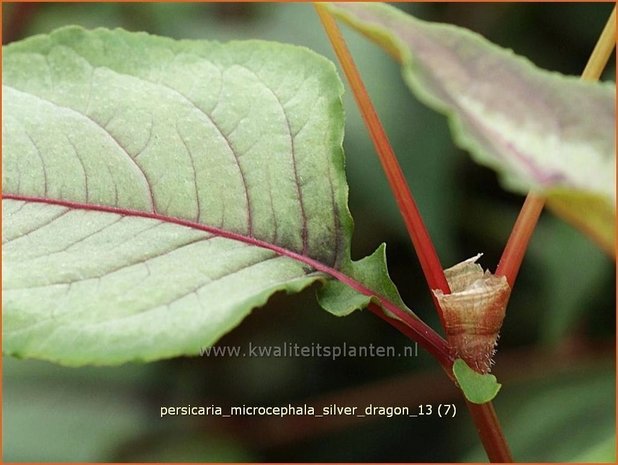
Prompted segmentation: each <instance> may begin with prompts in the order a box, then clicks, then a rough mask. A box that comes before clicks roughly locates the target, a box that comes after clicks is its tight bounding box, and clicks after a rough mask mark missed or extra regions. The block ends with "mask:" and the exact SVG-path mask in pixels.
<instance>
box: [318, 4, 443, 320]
mask: <svg viewBox="0 0 618 465" xmlns="http://www.w3.org/2000/svg"><path fill="white" fill-rule="evenodd" d="M314 6H315V9H316V11H317V13H318V15H319V17H320V20H321V21H322V25H323V26H324V29H325V31H326V34H327V35H328V38H329V40H330V42H331V44H332V46H333V49H334V50H335V53H336V55H337V58H338V59H339V63H340V64H341V67H342V68H343V71H344V73H345V75H346V77H347V79H348V82H349V83H350V87H351V88H352V91H353V93H354V98H355V99H356V103H357V104H358V107H359V109H360V112H361V115H362V117H363V120H364V121H365V125H366V126H367V129H368V130H369V133H370V134H371V140H372V141H373V144H374V146H375V149H376V151H377V153H378V157H379V158H380V163H381V164H382V168H383V169H384V172H385V174H386V178H387V179H388V182H389V184H390V186H391V190H392V191H393V195H394V197H395V200H396V202H397V206H398V207H399V211H400V212H401V214H402V216H403V220H404V223H405V225H406V228H407V230H408V234H409V235H410V238H411V239H412V245H413V246H414V250H415V251H416V254H417V256H418V259H419V262H420V264H421V268H422V270H423V274H424V275H425V279H426V280H427V284H428V285H429V288H430V290H432V289H440V290H441V291H442V292H444V293H445V294H449V293H450V289H449V287H448V283H447V282H446V278H445V277H444V271H443V270H442V265H441V264H440V259H439V258H438V254H437V253H436V250H435V248H434V246H433V242H432V241H431V238H430V237H429V233H428V232H427V228H426V227H425V224H424V223H423V219H422V218H421V215H420V213H419V210H418V207H417V206H416V203H415V202H414V199H413V198H412V193H411V192H410V188H409V187H408V183H407V181H406V178H405V176H404V174H403V171H402V170H401V167H400V166H399V162H398V161H397V157H396V156H395V153H394V151H393V148H392V147H391V144H390V142H389V140H388V137H387V135H386V132H385V131H384V128H383V127H382V123H381V122H380V119H379V118H378V115H377V113H376V111H375V108H374V106H373V103H372V102H371V99H370V97H369V94H368V93H367V89H365V85H364V84H363V81H362V79H361V77H360V73H359V72H358V69H357V68H356V65H355V64H354V60H353V59H352V55H351V54H350V52H349V50H348V48H347V46H346V43H345V41H344V39H343V37H342V35H341V31H339V27H338V26H337V23H336V22H335V20H334V19H333V17H332V16H331V15H330V13H329V12H328V11H327V9H326V7H325V6H324V5H320V4H319V3H314ZM432 296H433V293H432ZM434 305H435V307H436V310H437V312H438V314H439V316H440V320H441V321H442V326H444V318H443V315H442V309H441V308H440V306H439V305H438V303H437V301H435V299H434Z"/></svg>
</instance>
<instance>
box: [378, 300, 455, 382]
mask: <svg viewBox="0 0 618 465" xmlns="http://www.w3.org/2000/svg"><path fill="white" fill-rule="evenodd" d="M368 309H369V311H371V312H372V313H373V314H375V315H376V316H378V317H379V318H381V319H383V320H384V321H386V322H387V323H388V324H389V325H391V326H392V327H394V328H396V329H397V330H399V332H400V333H402V334H405V335H406V336H408V338H409V339H411V340H413V341H416V342H418V343H419V344H420V345H421V346H422V347H423V348H424V349H425V350H427V351H428V352H429V353H431V354H432V355H433V356H434V357H435V359H436V360H437V361H438V362H439V363H440V365H441V366H442V368H443V369H444V371H445V372H446V374H447V375H449V377H450V378H451V379H453V375H452V366H453V359H452V357H451V356H450V355H449V353H448V348H447V345H446V341H444V340H443V339H442V338H441V337H440V336H439V335H438V334H436V333H435V332H434V331H433V330H431V328H429V327H426V328H427V330H426V331H425V333H424V334H423V336H424V337H423V338H419V337H418V330H415V329H413V328H412V326H411V322H410V319H412V318H415V317H414V316H412V315H409V318H408V319H406V320H400V319H395V318H393V317H391V316H389V315H387V314H386V313H385V312H384V310H382V307H380V306H379V305H377V304H374V303H370V304H369V305H368ZM401 316H404V315H401ZM417 326H418V325H417ZM445 348H446V349H445Z"/></svg>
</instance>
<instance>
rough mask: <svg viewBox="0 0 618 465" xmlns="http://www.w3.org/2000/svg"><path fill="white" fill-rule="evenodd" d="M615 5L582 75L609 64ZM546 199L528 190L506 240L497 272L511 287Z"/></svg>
mask: <svg viewBox="0 0 618 465" xmlns="http://www.w3.org/2000/svg"><path fill="white" fill-rule="evenodd" d="M615 37H616V7H614V9H613V10H612V12H611V14H610V16H609V19H608V20H607V23H606V24H605V27H604V28H603V32H601V35H600V36H599V40H598V41H597V43H596V45H595V47H594V50H593V51H592V53H591V54H590V58H589V59H588V63H587V64H586V67H585V68H584V71H583V72H582V75H581V78H582V79H586V80H590V81H596V80H598V79H599V78H600V77H601V73H602V72H603V70H604V69H605V66H606V65H607V61H608V60H609V57H610V56H611V54H612V51H613V50H614V47H615V45H616V39H615ZM544 204H545V199H544V198H543V197H541V196H539V195H537V194H534V193H532V192H531V193H529V194H528V196H527V197H526V201H525V202H524V205H523V206H522V208H521V211H520V212H519V216H518V217H517V220H516V221H515V226H513V230H512V231H511V235H510V237H509V240H508V241H507V243H506V247H505V248H504V252H503V253H502V257H501V258H500V263H499V264H498V268H497V269H496V274H497V275H500V276H506V279H507V281H508V283H509V285H510V286H511V288H512V287H513V285H514V284H515V280H516V278H517V273H518V272H519V268H520V266H521V262H522V261H523V259H524V255H525V253H526V249H527V248H528V243H529V242H530V238H531V237H532V233H533V232H534V229H535V227H536V224H537V221H538V219H539V216H540V215H541V212H542V211H543V206H544Z"/></svg>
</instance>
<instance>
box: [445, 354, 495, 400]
mask: <svg viewBox="0 0 618 465" xmlns="http://www.w3.org/2000/svg"><path fill="white" fill-rule="evenodd" d="M453 374H454V375H455V378H456V379H457V382H458V383H459V387H460V388H461V390H462V391H463V393H464V396H466V399H468V400H469V401H470V402H472V403H474V404H484V403H486V402H489V401H491V400H492V399H493V398H494V397H496V395H497V394H498V391H499V390H500V388H501V387H502V385H501V384H500V383H498V382H497V381H496V377H495V376H494V375H491V374H485V375H482V374H480V373H477V372H476V371H474V370H473V369H472V368H470V367H469V366H468V365H467V364H466V362H464V361H463V360H461V359H460V358H458V359H457V360H455V363H453Z"/></svg>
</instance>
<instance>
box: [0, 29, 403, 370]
mask: <svg viewBox="0 0 618 465" xmlns="http://www.w3.org/2000/svg"><path fill="white" fill-rule="evenodd" d="M342 91H343V89H342V85H341V82H340V80H339V78H338V77H337V74H336V72H335V68H334V66H333V64H332V63H331V62H329V61H327V60H326V59H324V58H322V57H320V56H318V55H316V54H315V53H313V52H311V51H309V50H307V49H304V48H300V47H294V46H289V45H282V44H276V43H268V42H261V41H248V42H231V43H229V44H220V43H214V42H204V41H173V40H171V39H165V38H161V37H155V36H150V35H147V34H144V33H129V32H126V31H122V30H114V31H109V30H104V29H97V30H95V31H85V30H83V29H80V28H76V27H71V28H64V29H60V30H57V31H55V32H53V33H52V34H50V35H42V36H35V37H32V38H30V39H27V40H24V41H22V42H18V43H14V44H11V45H9V46H7V47H5V48H4V53H3V115H4V119H3V123H4V132H3V154H4V156H3V194H4V195H3V196H4V199H3V240H4V247H3V273H4V281H3V289H4V292H3V307H4V312H3V329H4V345H3V349H4V351H5V352H6V353H9V354H13V355H17V356H20V357H35V358H41V359H46V360H50V361H55V362H60V363H63V364H67V365H82V364H118V363H123V362H126V361H129V360H143V361H147V360H155V359H160V358H167V357H173V356H178V355H182V354H197V353H198V352H199V351H200V348H201V347H203V346H207V345H212V344H213V343H214V342H215V341H217V339H219V338H220V337H221V336H222V335H223V334H225V333H226V332H228V331H229V330H230V329H232V328H233V327H234V326H236V325H237V324H239V322H240V321H241V320H242V319H243V318H244V317H245V316H246V315H247V314H248V313H249V312H250V311H251V310H252V309H253V308H255V307H259V306H261V305H263V304H264V303H265V302H266V301H267V300H268V298H269V297H270V296H271V295H272V294H273V293H274V292H277V291H286V292H288V293H291V292H299V291H300V290H302V289H304V288H306V287H307V286H309V285H310V284H312V283H314V282H315V281H323V282H327V281H329V280H332V278H333V277H334V278H336V279H338V280H340V281H343V282H345V284H346V285H347V286H352V287H353V288H354V289H355V291H353V292H352V293H353V294H354V295H357V294H358V293H359V292H360V294H363V295H364V296H372V295H374V294H377V293H378V292H380V293H383V294H380V295H378V296H377V298H376V300H379V301H380V302H382V303H384V302H386V301H387V300H388V301H389V302H394V304H391V305H398V306H399V308H404V307H403V304H402V302H401V300H400V299H399V296H398V294H397V291H396V290H395V288H394V286H393V285H392V283H390V280H389V278H388V275H387V273H386V267H385V263H384V262H383V256H381V257H380V258H379V259H376V260H370V261H365V262H361V263H356V264H355V263H354V262H352V260H351V258H350V236H351V233H352V218H351V216H350V213H349V211H348V207H347V185H346V182H345V174H344V162H343V151H342V148H341V143H342V139H343V110H342V105H341V93H342ZM380 260H382V261H381V262H380ZM376 274H377V275H379V279H378V280H379V281H380V282H381V283H384V282H387V283H390V284H389V285H387V286H382V287H381V288H380V289H377V290H376V291H377V292H374V291H372V290H370V289H368V288H367V287H366V285H365V284H363V281H364V280H365V277H366V276H371V277H372V279H373V278H374V277H375V275H376ZM367 284H368V285H371V284H373V282H368V283H367ZM331 291H332V288H331ZM346 292H347V293H349V292H351V291H350V290H349V289H346ZM329 295H330V297H329V298H328V299H324V300H325V301H326V304H325V305H326V308H327V309H331V307H337V302H338V301H339V302H340V299H341V296H337V293H336V292H334V293H333V292H329ZM338 299H339V300H338ZM366 300H367V299H366V298H365V297H362V298H356V300H354V303H353V304H351V305H350V306H348V308H346V313H347V312H349V311H351V310H353V309H355V308H359V307H361V306H363V305H366ZM335 310H336V311H337V312H339V310H338V308H337V309H335ZM402 311H403V312H405V311H406V310H402Z"/></svg>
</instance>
